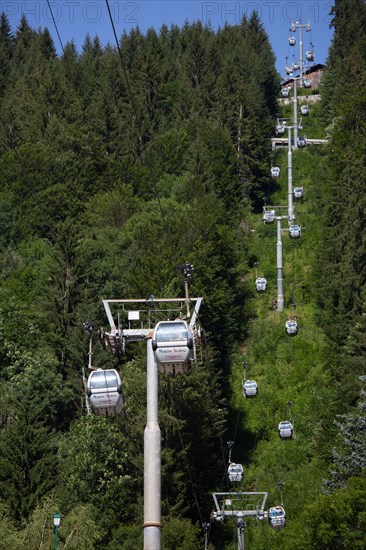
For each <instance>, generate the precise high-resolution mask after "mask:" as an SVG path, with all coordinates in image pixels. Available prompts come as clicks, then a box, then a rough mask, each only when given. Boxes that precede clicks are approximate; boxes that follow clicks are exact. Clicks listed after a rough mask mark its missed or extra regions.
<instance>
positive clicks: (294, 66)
mask: <svg viewBox="0 0 366 550" xmlns="http://www.w3.org/2000/svg"><path fill="white" fill-rule="evenodd" d="M292 68H293V70H294V71H298V70H299V69H300V65H299V64H298V62H297V61H295V62H294V63H293V64H292Z"/></svg>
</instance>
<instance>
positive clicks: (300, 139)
mask: <svg viewBox="0 0 366 550" xmlns="http://www.w3.org/2000/svg"><path fill="white" fill-rule="evenodd" d="M297 146H298V147H300V149H303V148H304V147H306V138H305V137H304V136H299V137H298V138H297Z"/></svg>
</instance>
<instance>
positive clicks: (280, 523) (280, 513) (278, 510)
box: [268, 506, 286, 529]
mask: <svg viewBox="0 0 366 550" xmlns="http://www.w3.org/2000/svg"><path fill="white" fill-rule="evenodd" d="M268 521H269V523H270V525H271V527H272V528H273V529H284V527H285V525H286V512H285V510H284V508H283V507H282V506H272V507H271V508H270V509H269V511H268Z"/></svg>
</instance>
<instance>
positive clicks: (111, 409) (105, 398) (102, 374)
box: [86, 369, 123, 416]
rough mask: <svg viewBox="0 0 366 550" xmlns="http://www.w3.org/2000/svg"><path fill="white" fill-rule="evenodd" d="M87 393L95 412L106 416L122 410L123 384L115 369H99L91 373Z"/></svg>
mask: <svg viewBox="0 0 366 550" xmlns="http://www.w3.org/2000/svg"><path fill="white" fill-rule="evenodd" d="M86 393H87V396H88V399H89V403H90V405H91V407H92V409H93V411H94V413H95V414H97V415H100V416H106V415H113V414H118V413H120V412H121V410H122V407H123V396H122V384H121V378H120V376H119V374H118V372H117V371H116V370H115V369H105V370H103V369H97V370H95V371H93V372H92V373H90V375H89V378H88V381H87V386H86Z"/></svg>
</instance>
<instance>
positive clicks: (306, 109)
mask: <svg viewBox="0 0 366 550" xmlns="http://www.w3.org/2000/svg"><path fill="white" fill-rule="evenodd" d="M300 112H301V114H302V116H308V114H309V107H308V105H301V107H300Z"/></svg>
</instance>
